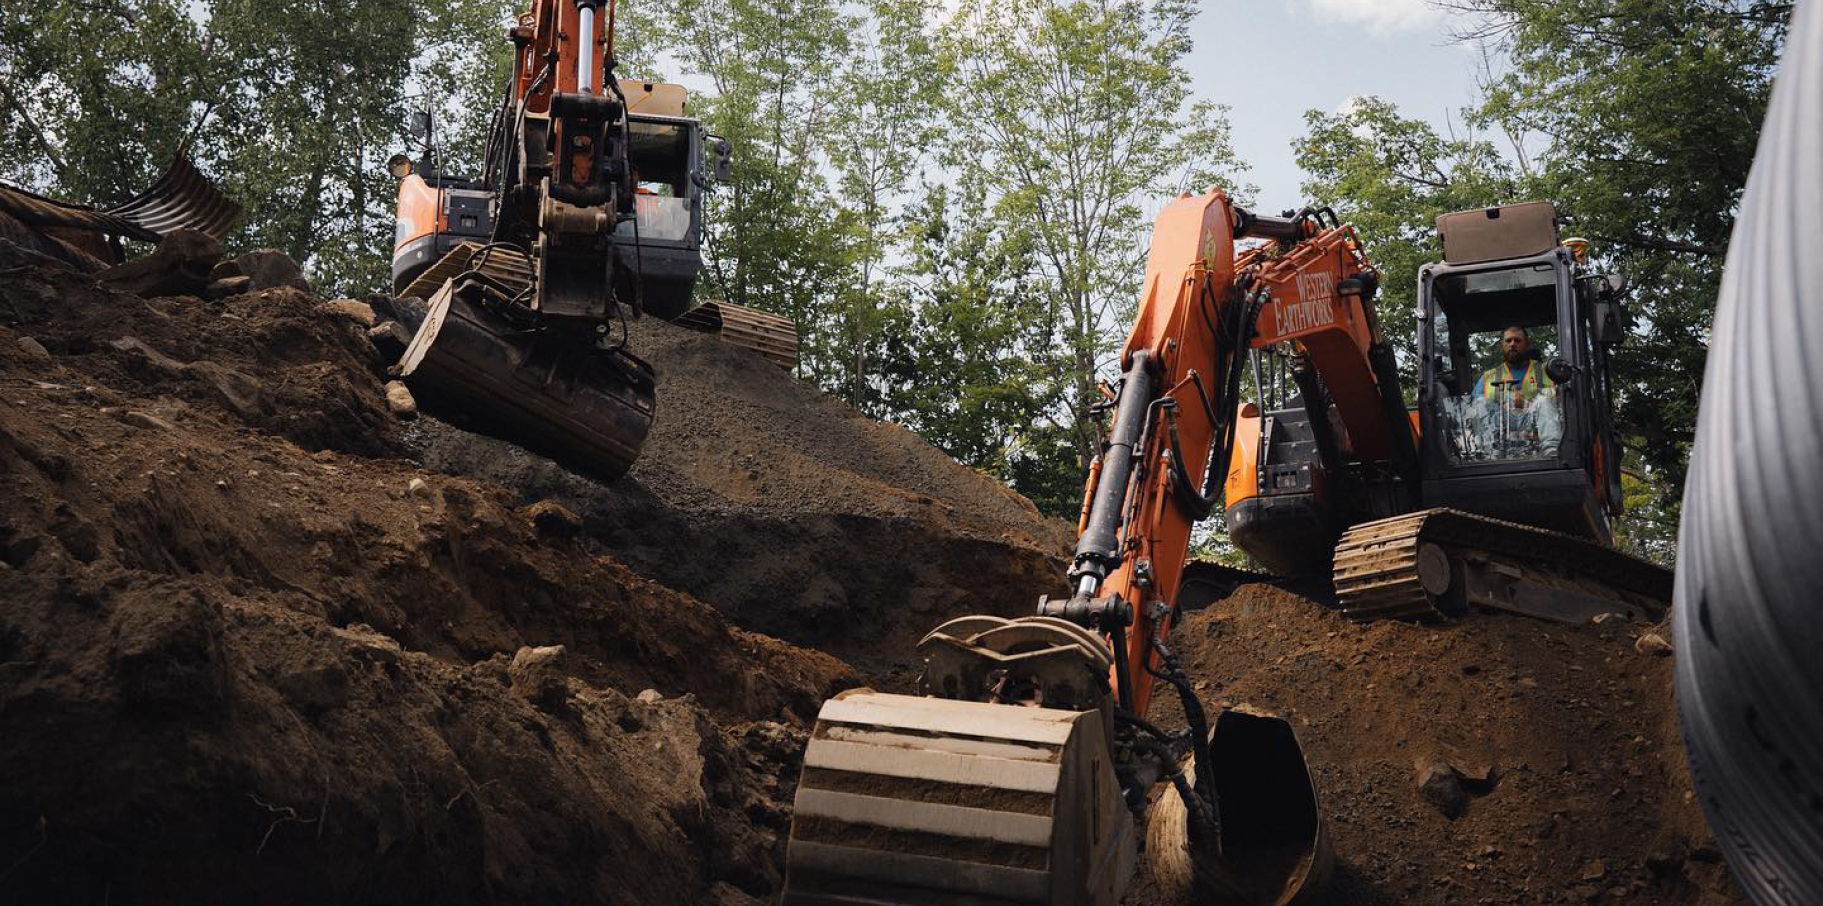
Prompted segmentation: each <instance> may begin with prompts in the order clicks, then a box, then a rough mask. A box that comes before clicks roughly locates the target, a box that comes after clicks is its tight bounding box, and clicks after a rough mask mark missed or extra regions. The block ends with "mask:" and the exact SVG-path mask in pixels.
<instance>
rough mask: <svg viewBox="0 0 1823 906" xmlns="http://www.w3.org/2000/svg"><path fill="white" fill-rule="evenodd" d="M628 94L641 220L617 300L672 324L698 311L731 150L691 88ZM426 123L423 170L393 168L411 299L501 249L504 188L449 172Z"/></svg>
mask: <svg viewBox="0 0 1823 906" xmlns="http://www.w3.org/2000/svg"><path fill="white" fill-rule="evenodd" d="M620 87H621V91H622V92H623V93H624V94H625V95H626V97H627V114H626V120H627V158H628V165H629V166H630V167H631V168H632V170H633V175H634V184H635V185H634V204H633V208H634V217H633V218H631V219H628V220H625V221H622V222H621V223H620V224H619V225H618V226H617V227H616V228H615V230H614V233H613V244H614V252H615V256H616V258H617V259H618V260H619V261H620V262H622V265H623V266H622V267H620V268H618V269H617V273H616V274H615V287H614V288H615V297H616V298H618V299H621V300H624V301H627V302H630V303H632V304H633V305H634V306H635V307H637V308H639V309H640V310H641V311H643V312H645V313H647V314H652V315H656V316H658V317H660V318H664V319H665V320H671V319H673V318H676V317H678V316H679V315H682V314H683V313H684V312H686V311H688V310H689V308H690V306H691V305H692V304H693V299H694V293H695V289H696V276H697V273H698V271H699V270H701V268H702V232H703V194H704V193H705V192H706V191H708V187H709V185H710V184H711V183H712V182H714V181H715V180H716V179H718V178H719V179H726V178H727V170H728V159H729V154H730V149H729V145H728V143H727V142H726V141H725V140H723V139H720V138H717V137H715V136H712V135H709V134H707V133H706V132H705V131H704V130H703V128H702V124H701V123H700V122H699V121H698V120H696V119H694V118H692V117H690V116H687V115H686V114H685V108H684V88H683V86H681V85H672V84H667V83H662V82H640V81H630V80H626V79H622V80H621V81H620ZM418 123H419V124H420V125H417V126H414V130H413V131H414V132H415V133H417V134H418V136H419V140H420V141H421V142H422V143H423V156H422V157H421V158H419V159H418V160H416V161H413V160H411V159H410V158H408V157H406V156H405V155H397V156H395V157H394V158H393V159H392V161H391V162H390V164H389V166H390V168H391V170H392V173H393V175H394V176H395V177H396V178H398V179H399V204H398V216H397V218H396V220H395V228H394V236H393V260H392V285H393V294H394V295H406V294H407V291H408V290H411V289H413V288H414V286H413V284H414V282H415V281H416V280H417V279H418V277H420V276H421V275H423V274H424V273H425V271H427V270H428V269H429V268H430V267H431V266H432V265H433V264H436V263H437V262H439V261H441V260H443V259H444V257H445V256H446V255H448V254H449V253H450V252H452V251H454V250H456V249H457V248H458V247H460V246H461V245H462V244H463V243H464V242H472V243H475V244H477V245H486V244H487V243H489V242H492V241H493V240H494V234H495V232H496V231H495V223H494V221H495V218H496V217H497V216H498V214H499V210H498V209H499V201H498V198H497V189H496V188H495V187H491V186H488V185H486V184H484V183H483V182H482V181H481V180H476V179H468V178H464V177H460V176H455V175H451V174H449V173H445V172H443V171H442V170H441V169H440V168H439V166H438V162H437V157H436V150H435V149H436V145H435V142H434V134H433V133H432V132H431V129H432V126H431V124H430V122H429V118H428V116H421V118H420V119H419V120H418ZM706 152H707V154H706ZM706 156H707V157H708V158H709V160H708V161H707V162H706V161H705V157H706ZM417 288H418V289H422V287H417ZM425 298H428V296H426V297H425Z"/></svg>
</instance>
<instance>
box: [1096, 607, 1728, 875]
mask: <svg viewBox="0 0 1823 906" xmlns="http://www.w3.org/2000/svg"><path fill="white" fill-rule="evenodd" d="M1302 592H1303V593H1302V594H1300V593H1298V591H1294V590H1292V589H1289V588H1284V587H1277V586H1273V585H1266V584H1253V585H1245V586H1242V587H1241V588H1239V589H1238V590H1237V591H1236V592H1235V593H1233V594H1232V595H1229V596H1228V597H1226V598H1224V599H1222V600H1219V601H1216V602H1215V603H1213V604H1212V605H1210V606H1209V607H1207V608H1205V609H1203V610H1200V611H1197V612H1195V613H1192V614H1189V615H1188V616H1187V617H1186V618H1185V619H1184V621H1183V622H1182V623H1181V624H1180V625H1179V626H1178V627H1176V629H1175V630H1174V632H1173V633H1172V640H1173V642H1174V643H1175V645H1176V649H1177V651H1178V652H1179V656H1180V657H1181V658H1182V661H1183V665H1184V668H1185V670H1186V672H1187V673H1188V674H1189V675H1190V676H1191V677H1192V685H1193V686H1194V687H1195V689H1196V690H1197V693H1198V698H1199V699H1200V700H1201V701H1202V702H1203V705H1204V708H1205V710H1207V711H1208V712H1209V713H1210V714H1212V715H1213V714H1214V713H1216V709H1218V708H1222V707H1235V706H1239V707H1243V708H1246V709H1252V710H1261V711H1265V712H1268V713H1272V714H1276V715H1278V716H1280V717H1283V718H1285V719H1287V720H1288V721H1290V723H1291V725H1292V727H1293V729H1294V730H1295V732H1296V733H1297V735H1298V738H1299V742H1300V743H1301V744H1302V745H1303V747H1304V753H1305V756H1306V760H1307V762H1308V764H1309V765H1310V769H1311V773H1312V776H1313V779H1314V781H1315V783H1316V787H1317V790H1318V793H1319V796H1320V798H1321V801H1322V805H1323V809H1324V811H1325V813H1326V814H1327V816H1328V821H1329V826H1330V830H1331V831H1332V833H1333V835H1334V836H1333V839H1334V842H1335V852H1336V855H1337V869H1336V873H1335V876H1334V879H1333V881H1332V883H1331V885H1330V899H1329V902H1333V903H1338V904H1340V903H1347V904H1360V906H1380V904H1385V906H1392V904H1458V903H1463V904H1467V903H1475V904H1514V906H1518V904H1544V903H1584V902H1602V903H1640V904H1667V906H1668V904H1705V906H1710V904H1714V906H1719V904H1744V903H1745V902H1746V900H1745V898H1744V897H1743V896H1742V895H1741V894H1740V893H1739V891H1738V889H1737V888H1736V887H1735V885H1734V882H1733V880H1732V878H1731V877H1730V875H1729V874H1728V871H1727V869H1726V867H1725V866H1724V865H1722V864H1721V862H1720V852H1719V851H1718V850H1717V849H1716V847H1715V842H1714V839H1713V837H1712V836H1711V835H1710V833H1709V831H1708V828H1707V826H1706V825H1705V823H1704V821H1703V817H1702V810H1701V808H1700V806H1699V805H1698V804H1697V803H1696V801H1695V799H1694V797H1693V794H1692V793H1691V784H1690V777H1689V774H1688V771H1687V768H1686V766H1685V762H1684V754H1683V745H1682V741H1681V737H1680V735H1679V731H1678V723H1677V713H1676V710H1675V707H1674V705H1673V702H1672V698H1671V695H1672V671H1671V667H1672V660H1671V658H1668V657H1656V656H1653V655H1650V654H1642V653H1640V652H1639V651H1637V650H1635V648H1634V641H1635V639H1636V638H1637V637H1638V636H1639V635H1640V634H1641V633H1642V632H1647V631H1653V627H1648V626H1644V625H1640V624H1629V623H1627V622H1625V621H1622V620H1610V621H1608V622H1604V623H1602V624H1598V625H1587V626H1565V625H1561V624H1555V623H1547V622H1544V621H1541V620H1534V619H1530V618H1526V617H1520V616H1516V615H1510V614H1502V613H1477V614H1473V615H1470V616H1469V617H1467V618H1465V619H1461V620H1457V621H1453V622H1450V623H1447V624H1440V625H1418V624H1411V623H1402V622H1391V621H1388V622H1379V623H1374V624H1370V625H1362V624H1359V623H1355V622H1353V621H1351V620H1348V619H1346V618H1344V617H1342V616H1341V615H1340V613H1339V612H1337V611H1334V610H1332V609H1330V608H1328V607H1325V606H1323V605H1322V604H1321V603H1319V602H1321V601H1322V600H1324V599H1325V598H1326V596H1327V593H1326V590H1320V589H1310V588H1305V589H1302ZM1660 631H1663V630H1660ZM1155 695H1156V698H1155V699H1154V700H1155V701H1157V702H1158V703H1159V708H1158V712H1159V715H1160V717H1162V718H1163V719H1164V720H1165V722H1166V723H1167V724H1168V725H1181V722H1182V718H1181V716H1180V715H1181V713H1182V711H1181V709H1180V708H1178V707H1177V704H1178V702H1177V700H1176V693H1175V692H1174V691H1173V690H1171V689H1169V688H1168V687H1165V686H1163V685H1162V684H1161V685H1160V686H1159V687H1157V689H1156V690H1155ZM1433 765H1438V766H1442V767H1443V768H1444V769H1445V771H1446V773H1455V774H1457V775H1460V776H1464V778H1465V779H1463V780H1462V781H1461V783H1460V786H1461V788H1462V790H1463V793H1464V794H1465V797H1466V798H1465V799H1464V804H1463V806H1462V810H1461V811H1460V813H1459V814H1458V815H1457V816H1455V817H1453V818H1452V817H1449V816H1446V815H1445V814H1444V812H1443V811H1441V810H1440V809H1439V808H1438V807H1437V806H1436V805H1434V804H1432V802H1431V801H1430V800H1427V799H1426V797H1425V796H1424V794H1423V793H1422V792H1421V790H1420V787H1419V782H1420V778H1421V776H1422V775H1423V772H1424V771H1425V769H1426V768H1429V767H1431V766H1433ZM1147 881H1148V879H1146V878H1143V877H1142V879H1141V881H1140V884H1139V891H1138V893H1137V894H1136V895H1135V896H1133V897H1130V898H1129V899H1131V900H1133V901H1135V902H1137V903H1142V904H1148V906H1151V904H1161V906H1162V901H1161V900H1159V899H1157V898H1156V895H1155V893H1154V892H1153V891H1152V890H1151V889H1150V885H1149V884H1148V883H1147Z"/></svg>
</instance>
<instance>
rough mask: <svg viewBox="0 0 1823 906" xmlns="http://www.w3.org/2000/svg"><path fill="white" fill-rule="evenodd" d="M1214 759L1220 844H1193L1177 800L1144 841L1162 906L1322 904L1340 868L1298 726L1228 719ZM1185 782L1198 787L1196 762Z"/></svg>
mask: <svg viewBox="0 0 1823 906" xmlns="http://www.w3.org/2000/svg"><path fill="white" fill-rule="evenodd" d="M1209 754H1210V757H1211V758H1212V759H1213V760H1214V761H1215V770H1214V772H1213V776H1214V779H1215V786H1216V802H1217V811H1218V815H1217V818H1218V823H1219V825H1220V828H1221V830H1220V833H1219V843H1218V845H1215V846H1209V845H1197V844H1195V843H1193V842H1192V841H1191V839H1190V836H1189V833H1188V828H1189V820H1188V813H1187V812H1186V811H1185V809H1184V803H1183V800H1182V799H1181V798H1179V797H1178V796H1176V795H1174V794H1173V793H1172V792H1171V791H1170V790H1167V791H1166V792H1165V794H1164V795H1162V796H1160V797H1159V800H1158V804H1157V806H1155V807H1154V809H1153V811H1152V818H1151V821H1150V824H1149V826H1148V828H1147V832H1146V841H1147V847H1148V854H1149V856H1150V859H1151V863H1152V876H1153V879H1154V881H1155V882H1156V883H1157V885H1158V889H1159V890H1160V892H1161V894H1162V898H1161V901H1162V902H1167V903H1185V904H1190V903H1194V904H1196V906H1301V904H1308V903H1312V902H1316V900H1317V898H1318V897H1319V896H1320V895H1321V893H1322V890H1323V886H1324V884H1325V883H1327V882H1328V880H1329V875H1330V872H1331V870H1332V869H1333V868H1334V867H1335V853H1334V850H1333V849H1331V843H1330V839H1329V826H1328V823H1327V822H1326V821H1325V820H1324V818H1323V810H1322V807H1321V804H1320V803H1319V801H1318V799H1317V791H1316V786H1315V784H1313V783H1312V782H1311V778H1310V771H1309V768H1307V767H1306V766H1305V762H1304V752H1303V748H1302V747H1301V746H1299V745H1298V738H1297V734H1295V733H1293V732H1292V729H1291V724H1289V723H1287V722H1286V721H1284V720H1283V719H1281V718H1278V717H1274V716H1271V715H1268V714H1261V713H1257V712H1253V711H1245V710H1233V709H1231V710H1226V711H1223V712H1222V713H1221V714H1220V715H1219V716H1218V717H1217V718H1216V721H1215V726H1214V728H1213V729H1211V730H1210V734H1209ZM1184 773H1185V774H1186V775H1187V776H1188V777H1190V778H1192V781H1191V782H1192V784H1193V785H1194V782H1195V781H1194V778H1195V776H1196V773H1197V772H1196V770H1195V764H1194V761H1192V763H1191V764H1189V765H1187V766H1185V768H1184Z"/></svg>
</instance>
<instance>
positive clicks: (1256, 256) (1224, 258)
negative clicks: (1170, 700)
mask: <svg viewBox="0 0 1823 906" xmlns="http://www.w3.org/2000/svg"><path fill="white" fill-rule="evenodd" d="M1323 216H1324V212H1313V211H1307V212H1303V213H1301V214H1299V215H1297V216H1294V217H1260V216H1256V215H1253V214H1251V213H1250V212H1248V211H1246V210H1244V209H1241V208H1238V207H1235V206H1234V205H1232V204H1231V203H1230V202H1229V201H1228V199H1227V197H1226V195H1225V194H1224V193H1222V192H1220V191H1215V192H1210V193H1208V194H1206V195H1202V196H1195V197H1189V196H1186V197H1182V198H1179V199H1177V200H1176V201H1173V202H1172V203H1171V204H1170V205H1168V206H1166V208H1165V209H1164V211H1162V212H1161V213H1160V214H1159V216H1158V221H1157V226H1156V228H1155V230H1154V232H1153V237H1152V249H1151V252H1150V254H1149V255H1148V258H1147V264H1146V277H1145V282H1144V283H1143V284H1142V286H1143V290H1142V293H1143V294H1142V296H1141V299H1140V308H1139V314H1138V317H1137V318H1136V319H1135V323H1134V326H1133V329H1132V332H1131V333H1130V334H1129V335H1128V337H1127V342H1126V345H1125V346H1124V347H1123V348H1122V351H1121V358H1120V362H1121V367H1122V374H1121V377H1120V380H1119V382H1118V385H1117V388H1116V390H1115V391H1114V396H1115V419H1114V423H1113V426H1112V428H1111V429H1110V431H1109V436H1108V441H1107V443H1106V445H1105V448H1104V450H1103V452H1102V454H1101V456H1100V457H1099V458H1098V460H1097V462H1096V463H1095V464H1094V465H1093V466H1092V467H1091V469H1090V480H1089V483H1088V487H1087V489H1086V492H1085V499H1084V502H1083V518H1082V523H1081V526H1080V539H1079V540H1078V542H1077V545H1076V553H1075V558H1074V560H1073V562H1072V566H1071V569H1070V580H1071V583H1072V586H1073V592H1074V593H1073V595H1072V597H1071V598H1070V599H1069V601H1067V602H1064V603H1062V604H1056V603H1053V602H1051V601H1049V600H1047V601H1046V602H1045V603H1044V604H1043V605H1041V608H1040V612H1041V613H1046V612H1050V613H1053V614H1054V615H1058V616H1069V617H1072V618H1074V617H1075V615H1079V614H1100V613H1102V612H1105V611H1107V610H1108V609H1109V608H1111V607H1114V606H1115V602H1119V608H1120V609H1122V610H1124V611H1127V612H1130V615H1131V619H1132V621H1133V628H1132V630H1131V631H1129V632H1123V631H1119V630H1118V628H1115V629H1114V630H1113V631H1112V632H1111V633H1110V634H1111V635H1112V636H1115V637H1117V638H1116V640H1117V641H1118V642H1119V643H1120V644H1121V645H1122V646H1123V647H1124V648H1125V649H1126V652H1125V653H1126V657H1125V658H1124V659H1125V660H1127V661H1128V662H1129V663H1131V664H1134V665H1137V668H1138V670H1139V672H1140V673H1143V674H1152V673H1153V672H1154V671H1157V670H1158V669H1159V668H1160V666H1161V665H1160V663H1159V660H1160V648H1161V640H1162V639H1163V637H1164V636H1165V635H1166V634H1167V633H1168V632H1169V630H1170V622H1169V621H1170V619H1171V613H1172V608H1171V598H1172V597H1173V596H1174V595H1175V594H1176V592H1177V588H1178V585H1179V582H1180V580H1181V578H1182V572H1183V568H1184V562H1185V558H1186V556H1187V555H1188V552H1189V548H1190V533H1191V529H1192V527H1193V526H1194V525H1195V523H1196V522H1197V521H1198V520H1200V519H1202V518H1204V517H1205V516H1207V515H1208V514H1209V513H1210V511H1211V510H1212V509H1213V508H1214V507H1215V505H1216V503H1217V497H1216V495H1217V494H1218V493H1220V489H1219V487H1218V484H1219V481H1218V479H1219V478H1220V477H1221V476H1222V475H1223V474H1224V472H1225V471H1226V468H1227V464H1228V463H1229V461H1230V460H1231V458H1232V453H1233V447H1234V442H1235V426H1236V417H1235V415H1236V412H1237V410H1238V408H1239V406H1240V405H1241V401H1240V392H1241V365H1242V363H1243V359H1244V355H1245V353H1246V351H1247V350H1248V349H1250V348H1258V347H1264V346H1275V345H1279V344H1291V345H1292V346H1293V347H1295V348H1296V350H1297V354H1298V355H1300V356H1301V357H1303V358H1304V359H1305V360H1306V361H1307V363H1308V370H1309V372H1310V374H1311V375H1312V377H1313V378H1317V379H1320V380H1321V381H1322V386H1323V387H1324V388H1325V389H1326V390H1327V395H1328V396H1329V397H1330V398H1331V399H1333V400H1334V401H1335V406H1336V410H1337V412H1338V413H1339V415H1340V421H1341V424H1342V425H1343V427H1344V429H1345V431H1346V437H1347V439H1348V441H1349V443H1350V445H1351V447H1352V449H1353V452H1354V454H1355V455H1356V456H1357V457H1361V458H1365V459H1370V460H1385V461H1387V462H1388V463H1393V462H1400V463H1405V464H1409V463H1410V462H1412V461H1413V460H1414V458H1415V453H1414V450H1415V445H1414V443H1413V438H1412V435H1411V429H1410V423H1409V421H1408V420H1407V419H1405V418H1404V416H1403V408H1402V406H1403V404H1402V403H1400V402H1399V391H1398V388H1397V386H1396V384H1395V385H1392V386H1390V387H1388V386H1387V385H1386V384H1383V383H1382V380H1381V379H1382V378H1383V377H1389V378H1390V377H1392V375H1391V372H1390V371H1389V370H1388V371H1383V370H1382V369H1381V368H1379V367H1376V359H1377V358H1378V357H1380V356H1385V357H1386V368H1388V369H1390V364H1391V360H1390V353H1386V352H1383V350H1384V349H1385V343H1384V341H1383V339H1382V338H1381V337H1380V333H1379V326H1378V320H1377V318H1376V316H1375V313H1374V308H1373V305H1372V301H1371V300H1372V296H1373V290H1374V287H1375V286H1376V285H1377V283H1378V279H1379V275H1378V272H1377V271H1375V270H1374V269H1373V267H1372V265H1370V264H1369V263H1368V261H1367V258H1366V255H1365V252H1364V250H1363V248H1362V245H1361V241H1360V238H1359V237H1358V236H1357V235H1356V234H1355V231H1354V228H1353V227H1351V226H1348V225H1345V224H1340V223H1335V222H1333V218H1332V221H1331V222H1329V223H1327V224H1326V223H1325V221H1324V220H1323ZM1239 239H1257V240H1261V241H1260V242H1259V243H1258V244H1256V245H1254V246H1252V247H1250V248H1248V249H1246V250H1245V251H1242V252H1239V253H1237V252H1236V251H1235V242H1236V240H1239ZM1313 387H1314V385H1313ZM1321 396H1322V395H1321V394H1316V393H1313V394H1312V395H1311V398H1313V399H1318V398H1321ZM1393 405H1396V406H1400V407H1401V409H1400V414H1399V415H1398V416H1397V417H1388V407H1389V406H1393ZM1327 424H1328V423H1327V415H1325V426H1327ZM1333 443H1334V446H1336V447H1337V449H1338V450H1339V448H1340V444H1341V441H1340V440H1339V439H1337V440H1334V441H1333ZM1097 601H1100V602H1102V603H1100V604H1097V603H1096V602H1097ZM1095 619H1096V622H1097V624H1098V625H1100V624H1102V623H1103V619H1102V618H1101V617H1100V616H1097V617H1096V618H1095ZM1109 625H1110V626H1111V625H1112V624H1109ZM1123 682H1124V685H1123ZM1115 685H1116V688H1117V690H1118V691H1119V694H1120V700H1121V702H1122V704H1124V705H1125V706H1126V707H1127V709H1128V710H1129V711H1131V712H1132V713H1133V714H1135V715H1137V716H1140V717H1144V716H1145V714H1146V713H1147V707H1148V705H1149V703H1150V685H1151V684H1150V683H1147V682H1140V681H1139V679H1138V677H1137V676H1127V677H1124V678H1122V677H1117V678H1116V683H1115Z"/></svg>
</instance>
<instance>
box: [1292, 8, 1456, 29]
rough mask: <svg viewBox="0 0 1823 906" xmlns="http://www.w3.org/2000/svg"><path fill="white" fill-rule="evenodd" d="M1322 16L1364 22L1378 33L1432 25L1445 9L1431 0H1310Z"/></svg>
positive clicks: (1440, 17)
mask: <svg viewBox="0 0 1823 906" xmlns="http://www.w3.org/2000/svg"><path fill="white" fill-rule="evenodd" d="M1310 6H1311V8H1312V9H1313V10H1314V11H1315V12H1316V13H1317V15H1319V16H1323V17H1326V18H1333V19H1338V20H1341V21H1343V22H1349V23H1354V24H1357V25H1362V26H1365V27H1366V28H1367V30H1368V31H1370V32H1373V33H1374V34H1377V35H1390V34H1393V33H1395V32H1402V31H1415V30H1419V29H1425V28H1430V27H1432V26H1434V25H1436V24H1437V23H1438V22H1441V21H1442V20H1443V11H1442V10H1439V9H1437V8H1436V7H1434V6H1432V5H1430V3H1429V2H1428V0H1310Z"/></svg>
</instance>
